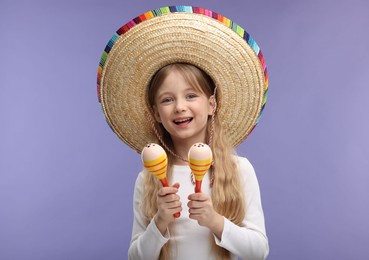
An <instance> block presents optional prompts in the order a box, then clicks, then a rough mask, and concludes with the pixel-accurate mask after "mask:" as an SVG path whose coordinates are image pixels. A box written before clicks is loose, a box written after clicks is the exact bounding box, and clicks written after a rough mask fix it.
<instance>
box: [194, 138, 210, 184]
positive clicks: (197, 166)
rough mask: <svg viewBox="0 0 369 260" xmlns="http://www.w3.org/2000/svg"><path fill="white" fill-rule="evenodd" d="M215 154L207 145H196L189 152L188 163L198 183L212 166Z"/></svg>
mask: <svg viewBox="0 0 369 260" xmlns="http://www.w3.org/2000/svg"><path fill="white" fill-rule="evenodd" d="M212 159H213V153H212V152H211V149H210V147H209V146H208V145H207V144H203V143H196V144H194V145H193V146H191V148H190V150H189V151H188V162H189V164H190V168H191V171H192V172H193V174H194V175H195V179H196V181H202V179H203V178H204V175H205V173H206V172H207V171H208V170H209V168H210V166H211V161H212Z"/></svg>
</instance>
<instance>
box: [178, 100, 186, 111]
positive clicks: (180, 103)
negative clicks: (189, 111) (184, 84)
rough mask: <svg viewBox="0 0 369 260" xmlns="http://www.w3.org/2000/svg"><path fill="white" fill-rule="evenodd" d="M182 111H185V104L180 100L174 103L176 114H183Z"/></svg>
mask: <svg viewBox="0 0 369 260" xmlns="http://www.w3.org/2000/svg"><path fill="white" fill-rule="evenodd" d="M184 111H186V104H185V102H184V101H182V100H178V101H177V102H176V112H177V113H180V112H184Z"/></svg>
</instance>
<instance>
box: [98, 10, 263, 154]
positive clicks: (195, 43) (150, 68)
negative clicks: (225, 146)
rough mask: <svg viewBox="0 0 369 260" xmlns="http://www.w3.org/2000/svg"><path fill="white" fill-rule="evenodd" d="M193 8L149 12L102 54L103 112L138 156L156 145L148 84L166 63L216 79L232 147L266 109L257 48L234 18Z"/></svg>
mask: <svg viewBox="0 0 369 260" xmlns="http://www.w3.org/2000/svg"><path fill="white" fill-rule="evenodd" d="M159 10H161V9H159ZM191 10H192V12H189V10H188V9H187V10H184V9H178V8H177V9H173V7H171V8H169V7H168V8H167V9H163V11H161V12H160V13H159V12H154V11H151V12H148V13H145V14H143V15H141V16H139V17H137V18H135V19H134V20H132V21H131V22H130V23H127V24H126V25H125V26H123V27H122V28H121V29H120V30H118V31H117V33H116V35H114V36H113V38H112V39H111V41H110V42H109V43H108V45H107V48H106V49H105V52H104V54H103V57H102V60H101V62H100V68H99V75H98V89H99V98H100V101H101V105H102V108H103V112H104V114H105V116H106V119H107V121H108V123H109V125H110V126H111V128H112V130H113V131H114V132H115V133H116V134H117V136H118V137H119V138H120V139H121V140H123V141H124V142H125V143H126V144H128V145H129V146H130V147H131V148H132V149H134V150H136V151H137V152H141V150H142V148H143V147H144V146H145V145H146V144H147V143H149V142H152V140H155V135H154V133H153V131H152V127H151V124H150V121H149V120H148V119H147V116H148V115H150V113H151V108H150V107H149V104H148V98H147V93H148V85H149V82H150V80H151V78H152V76H153V75H154V74H155V73H156V72H157V71H158V70H159V69H160V68H162V67H164V66H166V65H168V64H171V63H177V62H183V63H189V64H193V65H195V66H197V67H199V68H201V69H202V70H204V71H205V72H206V73H207V74H209V76H210V77H211V78H212V79H213V81H214V83H215V85H216V86H217V87H218V90H217V92H218V94H217V95H218V101H217V102H218V107H217V115H218V117H219V118H220V121H221V123H222V126H223V129H224V132H225V134H226V135H227V137H228V139H229V140H230V142H231V143H232V145H233V146H237V145H238V144H240V143H241V142H242V141H243V140H245V139H246V137H247V136H248V135H249V134H250V133H251V131H252V130H253V129H254V127H255V126H256V124H257V123H258V120H259V117H260V115H261V112H262V110H263V106H264V105H265V101H266V93H267V88H268V80H267V71H266V66H265V62H264V59H263V56H262V54H261V51H260V49H259V47H258V45H257V44H256V43H255V42H254V40H253V39H252V38H251V37H250V36H249V35H248V34H247V33H246V32H245V31H244V30H243V29H242V28H241V27H239V26H238V25H236V24H234V23H233V22H231V21H230V20H229V19H227V18H225V17H223V16H220V15H218V14H216V15H214V14H215V13H213V12H211V11H209V10H205V9H203V11H202V12H201V13H200V11H201V10H199V9H194V8H191ZM196 10H198V11H199V12H194V11H196ZM204 10H205V11H207V12H205V11H204ZM165 11H167V12H165Z"/></svg>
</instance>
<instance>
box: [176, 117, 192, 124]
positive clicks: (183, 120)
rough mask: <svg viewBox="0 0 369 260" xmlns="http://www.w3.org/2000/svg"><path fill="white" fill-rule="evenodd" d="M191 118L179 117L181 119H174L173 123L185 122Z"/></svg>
mask: <svg viewBox="0 0 369 260" xmlns="http://www.w3.org/2000/svg"><path fill="white" fill-rule="evenodd" d="M190 120H191V118H186V119H181V120H174V123H183V122H187V121H190Z"/></svg>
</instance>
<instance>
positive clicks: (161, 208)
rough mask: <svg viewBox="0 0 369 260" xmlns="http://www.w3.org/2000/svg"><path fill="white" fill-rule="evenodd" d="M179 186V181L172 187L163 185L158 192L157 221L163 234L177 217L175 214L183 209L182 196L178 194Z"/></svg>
mask: <svg viewBox="0 0 369 260" xmlns="http://www.w3.org/2000/svg"><path fill="white" fill-rule="evenodd" d="M178 188H179V183H175V184H174V185H173V186H172V187H161V188H160V189H159V191H158V194H157V198H156V204H157V207H158V212H157V213H156V215H155V223H156V226H157V227H158V229H159V231H160V232H161V233H162V234H163V235H164V234H165V232H166V230H167V227H168V225H169V224H170V223H171V222H173V221H174V219H175V218H174V216H173V214H175V213H177V212H181V211H182V207H181V205H182V204H181V201H180V197H179V196H178V195H177V194H176V193H177V192H178Z"/></svg>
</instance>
